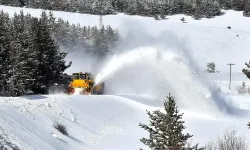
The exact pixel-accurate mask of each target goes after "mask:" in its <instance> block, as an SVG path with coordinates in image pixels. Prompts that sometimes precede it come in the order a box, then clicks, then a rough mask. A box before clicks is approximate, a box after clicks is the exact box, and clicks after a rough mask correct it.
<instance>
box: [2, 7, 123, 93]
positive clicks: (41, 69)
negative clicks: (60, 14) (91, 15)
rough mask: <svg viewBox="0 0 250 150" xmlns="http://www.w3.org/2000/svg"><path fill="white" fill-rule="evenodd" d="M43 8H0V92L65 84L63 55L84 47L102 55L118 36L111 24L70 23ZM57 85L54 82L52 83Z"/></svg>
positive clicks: (35, 90) (43, 90)
mask: <svg viewBox="0 0 250 150" xmlns="http://www.w3.org/2000/svg"><path fill="white" fill-rule="evenodd" d="M55 20H56V18H55V17H53V14H52V13H50V14H49V15H48V14H46V13H45V12H42V14H41V17H40V18H39V19H38V18H35V17H31V15H30V14H26V15H25V14H24V13H23V12H22V11H21V12H20V14H14V17H13V18H10V17H9V16H8V14H5V13H3V12H0V96H22V95H29V94H47V93H48V92H49V90H50V89H51V88H54V87H55V88H56V90H58V89H61V90H63V88H64V89H65V88H66V87H65V85H67V84H68V82H69V78H68V76H67V75H65V74H64V71H65V70H66V69H67V68H69V67H70V66H71V62H70V63H69V64H66V62H65V57H66V55H67V54H68V53H70V52H79V53H81V51H84V52H85V53H89V54H92V55H95V56H96V57H97V58H98V59H103V58H105V56H106V54H108V53H109V52H111V51H112V48H113V47H115V45H116V42H117V41H118V39H119V35H118V32H117V31H115V30H114V29H112V28H111V27H110V26H107V27H106V28H105V27H103V28H102V29H98V28H97V27H96V26H95V27H86V26H84V27H81V26H80V25H74V24H69V23H68V22H65V21H64V20H62V19H58V21H55ZM54 85H56V86H54Z"/></svg>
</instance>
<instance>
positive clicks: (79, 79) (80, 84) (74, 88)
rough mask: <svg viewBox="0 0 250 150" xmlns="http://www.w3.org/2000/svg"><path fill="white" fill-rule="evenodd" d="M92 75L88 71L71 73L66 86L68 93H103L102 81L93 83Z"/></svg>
mask: <svg viewBox="0 0 250 150" xmlns="http://www.w3.org/2000/svg"><path fill="white" fill-rule="evenodd" d="M94 79H95V78H94V76H93V75H92V74H91V73H89V72H85V73H82V72H80V73H73V74H72V76H71V82H70V83H69V86H68V90H67V92H68V94H69V95H74V94H76V95H102V94H104V82H102V83H100V84H97V85H95V81H94Z"/></svg>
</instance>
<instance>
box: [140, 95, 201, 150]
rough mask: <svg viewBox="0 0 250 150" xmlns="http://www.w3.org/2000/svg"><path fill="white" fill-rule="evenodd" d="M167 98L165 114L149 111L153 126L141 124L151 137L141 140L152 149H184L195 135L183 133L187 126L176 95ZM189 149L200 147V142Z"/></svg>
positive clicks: (158, 111)
mask: <svg viewBox="0 0 250 150" xmlns="http://www.w3.org/2000/svg"><path fill="white" fill-rule="evenodd" d="M167 99H168V101H166V102H164V110H165V112H166V113H165V114H164V113H163V112H161V111H160V110H156V111H153V113H151V112H149V111H147V114H148V116H149V118H150V126H151V127H150V126H148V125H145V124H142V123H140V124H139V126H140V127H141V128H143V129H145V130H146V131H148V132H149V134H150V135H149V139H147V138H142V139H140V141H141V142H142V143H144V144H145V145H147V146H148V147H149V148H151V149H152V150H171V149H172V150H183V149H185V148H186V145H187V141H188V139H189V138H191V137H192V136H193V135H190V134H189V133H187V134H183V133H182V132H183V130H184V129H185V128H186V127H185V126H184V121H182V120H181V119H182V116H183V114H180V113H179V110H178V107H177V106H176V103H175V99H174V97H172V96H171V95H170V94H169V96H168V97H167ZM189 149H190V150H191V149H198V144H197V145H196V146H194V147H192V148H189ZM200 149H203V148H200Z"/></svg>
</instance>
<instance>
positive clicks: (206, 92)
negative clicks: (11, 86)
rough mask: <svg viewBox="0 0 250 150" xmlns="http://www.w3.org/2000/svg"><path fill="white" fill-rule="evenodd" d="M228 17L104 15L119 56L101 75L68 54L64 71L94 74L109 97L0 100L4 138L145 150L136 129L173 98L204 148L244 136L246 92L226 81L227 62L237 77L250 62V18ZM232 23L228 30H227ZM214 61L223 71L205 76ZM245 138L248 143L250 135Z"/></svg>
mask: <svg viewBox="0 0 250 150" xmlns="http://www.w3.org/2000/svg"><path fill="white" fill-rule="evenodd" d="M0 9H3V10H4V11H6V12H9V13H10V14H11V15H13V14H14V12H15V11H20V10H21V9H23V10H24V12H30V13H31V14H32V15H33V16H37V17H39V16H40V14H41V10H34V9H24V8H14V7H6V6H0ZM225 12H226V14H225V15H224V16H220V17H216V18H213V19H203V20H199V21H197V20H193V19H191V18H190V17H187V16H185V18H186V20H187V22H188V23H186V24H183V23H182V22H181V21H180V18H181V17H183V15H174V16H169V17H168V18H169V19H167V20H163V21H155V20H153V18H145V17H138V16H126V15H124V14H119V15H117V16H114V15H111V16H105V17H104V24H110V25H111V26H113V27H117V28H118V29H119V31H120V32H121V36H122V37H123V38H124V39H125V42H124V43H123V44H121V45H119V46H118V47H117V51H118V53H117V54H115V55H112V56H110V57H109V59H107V60H106V62H105V64H103V67H102V68H101V69H100V70H98V71H96V70H94V68H92V63H93V59H92V58H90V57H88V56H86V55H79V54H78V56H77V55H75V54H72V53H71V54H69V56H68V57H67V59H68V61H71V60H72V61H73V64H72V65H73V66H72V68H70V69H69V70H67V72H68V73H72V72H74V71H83V70H84V71H85V69H86V71H95V73H97V74H98V76H97V78H96V80H97V81H98V82H99V81H104V82H105V83H106V84H105V85H106V86H105V87H106V93H107V95H105V96H79V95H73V96H67V95H63V94H55V95H44V96H31V97H30V96H29V97H21V98H0V105H1V108H0V115H1V117H0V119H1V121H0V127H1V128H0V133H4V132H6V133H8V134H1V135H3V137H4V138H5V139H8V140H10V141H12V143H15V144H16V145H17V146H18V147H20V148H27V149H33V148H35V149H65V150H66V149H100V150H101V149H102V150H103V149H107V150H110V149H119V150H121V149H124V150H126V149H139V148H143V149H146V148H145V146H144V145H143V144H142V143H141V142H140V141H139V139H140V138H142V137H143V136H147V133H146V132H145V131H143V129H141V128H139V126H138V124H139V122H143V123H147V122H148V117H147V116H146V109H147V110H155V109H162V106H163V101H164V100H165V99H166V95H167V94H168V93H172V95H173V96H174V97H176V100H177V104H178V106H179V108H180V109H181V112H184V113H185V114H184V119H185V121H186V124H185V125H186V126H187V131H188V132H190V133H191V134H193V135H194V138H193V143H196V142H199V143H200V145H203V144H205V143H206V142H208V141H209V140H211V139H215V138H216V137H217V135H218V134H222V133H224V132H225V129H227V128H228V127H236V128H237V129H239V134H242V135H245V133H246V132H247V131H248V129H247V126H246V124H247V122H248V121H249V120H247V119H248V118H249V111H250V103H249V102H248V97H247V96H248V95H241V96H239V95H235V93H232V92H230V91H228V90H227V83H225V82H227V79H228V76H227V75H228V70H229V68H228V66H226V64H227V63H229V62H232V63H236V64H237V65H236V66H234V67H233V71H234V72H236V73H240V72H241V69H242V67H244V62H245V61H248V54H249V50H248V49H249V47H250V45H249V42H248V41H249V40H250V34H249V32H250V28H249V27H250V21H249V20H247V19H246V18H244V17H243V16H242V15H241V12H234V11H225ZM54 14H55V16H56V17H62V18H63V19H67V20H69V21H70V22H71V23H78V22H79V23H80V24H81V25H98V16H93V15H81V14H75V13H65V12H54ZM234 19H237V20H238V22H235V20H234ZM232 20H233V21H232ZM242 22H244V25H243V24H242ZM228 25H231V26H232V29H231V30H228V29H227V28H226V27H227V26H228ZM236 35H239V37H237V36H236ZM210 61H213V62H215V64H216V70H219V71H220V73H218V74H213V75H207V74H205V73H204V70H205V69H206V63H207V62H210ZM78 64H80V65H78ZM234 74H235V73H234ZM219 77H220V78H219ZM233 77H234V76H233ZM221 78H223V80H226V81H221ZM233 80H235V78H233ZM238 80H239V81H237V84H238V83H240V82H241V81H243V80H246V78H245V77H244V75H243V76H240V78H238ZM233 83H234V84H233V85H235V81H233ZM234 87H235V86H234ZM233 90H234V91H235V90H236V89H235V88H233ZM55 121H58V122H62V123H63V124H65V125H66V126H67V127H68V130H69V134H70V137H66V136H64V135H62V134H60V133H59V132H57V131H56V130H55V129H54V128H53V123H54V122H55ZM245 136H246V141H249V140H250V137H249V136H248V135H245Z"/></svg>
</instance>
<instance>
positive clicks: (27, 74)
mask: <svg viewBox="0 0 250 150" xmlns="http://www.w3.org/2000/svg"><path fill="white" fill-rule="evenodd" d="M30 21H31V16H30V15H27V16H24V14H23V11H21V12H20V14H19V15H17V14H15V15H14V18H13V26H12V34H13V35H12V36H13V42H12V45H11V47H12V48H11V50H10V63H11V69H10V70H9V73H10V80H9V81H10V82H9V91H10V93H11V96H21V95H28V94H33V92H32V90H31V89H32V84H33V81H34V75H35V72H36V71H37V63H36V61H35V60H34V59H35V53H36V51H34V50H33V37H32V33H31V28H30Z"/></svg>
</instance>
